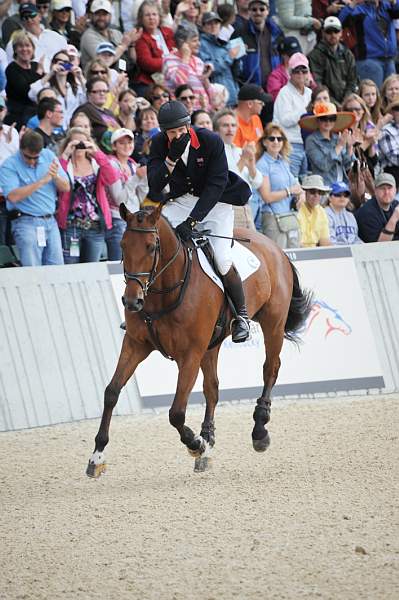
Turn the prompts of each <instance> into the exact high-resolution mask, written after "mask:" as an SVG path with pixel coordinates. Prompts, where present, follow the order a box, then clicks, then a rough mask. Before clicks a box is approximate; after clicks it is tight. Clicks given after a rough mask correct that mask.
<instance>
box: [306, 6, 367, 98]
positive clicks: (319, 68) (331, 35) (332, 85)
mask: <svg viewBox="0 0 399 600" xmlns="http://www.w3.org/2000/svg"><path fill="white" fill-rule="evenodd" d="M341 41H342V25H341V21H340V20H339V19H337V17H327V19H326V20H325V21H324V23H323V31H322V39H321V41H320V42H318V43H317V44H316V46H315V47H314V48H313V50H312V51H311V53H310V54H309V56H308V59H309V65H310V70H311V72H312V74H313V77H314V79H315V81H316V83H317V84H318V85H326V86H327V87H328V89H329V91H330V97H331V100H332V102H334V103H336V104H340V103H341V102H342V101H343V99H344V98H345V96H347V95H348V94H350V93H351V92H355V91H356V89H357V75H356V63H355V57H354V56H353V54H352V52H351V51H350V50H349V48H347V47H346V46H344V44H342V43H341Z"/></svg>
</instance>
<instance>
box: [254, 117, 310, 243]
mask: <svg viewBox="0 0 399 600" xmlns="http://www.w3.org/2000/svg"><path fill="white" fill-rule="evenodd" d="M290 149H291V148H290V144H289V142H288V139H287V136H286V135H285V133H284V130H283V129H282V128H281V127H280V126H279V125H277V124H276V123H268V124H267V125H266V127H265V130H264V132H263V135H262V137H261V139H260V140H259V142H258V144H257V152H256V156H257V159H258V161H257V163H256V166H257V168H258V169H259V171H260V172H261V173H262V175H263V179H262V185H261V186H260V187H259V188H258V190H257V192H256V193H254V197H255V198H256V199H257V200H258V203H259V206H260V212H261V219H262V232H263V233H264V234H265V235H266V236H267V237H269V238H270V239H272V240H273V241H274V242H276V244H277V245H278V246H280V248H298V247H299V222H298V216H297V213H296V211H294V207H295V206H296V199H297V198H299V197H300V196H301V194H302V188H301V186H300V185H299V184H298V180H296V179H295V177H294V176H293V175H292V173H291V171H290V169H289V163H288V156H289V153H290ZM302 201H303V199H302Z"/></svg>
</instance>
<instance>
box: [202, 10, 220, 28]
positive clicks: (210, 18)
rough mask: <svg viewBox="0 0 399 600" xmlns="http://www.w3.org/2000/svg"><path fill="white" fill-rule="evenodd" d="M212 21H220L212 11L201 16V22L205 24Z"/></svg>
mask: <svg viewBox="0 0 399 600" xmlns="http://www.w3.org/2000/svg"><path fill="white" fill-rule="evenodd" d="M212 21H219V23H221V22H222V19H221V18H220V17H219V15H218V14H217V13H215V12H213V11H211V12H206V13H204V16H203V17H202V24H203V25H206V23H211V22H212Z"/></svg>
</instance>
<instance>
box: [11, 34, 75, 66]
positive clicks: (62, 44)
mask: <svg viewBox="0 0 399 600" xmlns="http://www.w3.org/2000/svg"><path fill="white" fill-rule="evenodd" d="M26 33H27V35H29V37H30V38H31V40H32V42H33V44H34V46H35V54H34V57H33V60H35V61H36V62H39V60H40V59H41V58H42V56H44V64H43V66H44V71H45V73H48V72H49V70H50V63H51V59H52V58H53V56H54V54H57V52H60V51H61V50H66V47H67V45H68V42H67V40H66V38H64V36H63V35H60V34H59V33H57V32H56V31H52V30H51V29H42V32H41V34H40V35H39V36H36V35H33V34H31V33H28V32H27V31H26ZM6 54H7V58H8V62H9V63H10V62H11V61H13V60H14V58H13V49H12V40H10V41H9V42H8V44H7V47H6Z"/></svg>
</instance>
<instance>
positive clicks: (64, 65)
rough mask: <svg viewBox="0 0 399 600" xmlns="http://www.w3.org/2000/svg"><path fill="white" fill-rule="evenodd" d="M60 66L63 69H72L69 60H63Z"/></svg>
mask: <svg viewBox="0 0 399 600" xmlns="http://www.w3.org/2000/svg"><path fill="white" fill-rule="evenodd" d="M62 66H63V68H64V71H70V70H71V69H73V64H72V63H70V62H64V63H62Z"/></svg>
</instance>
